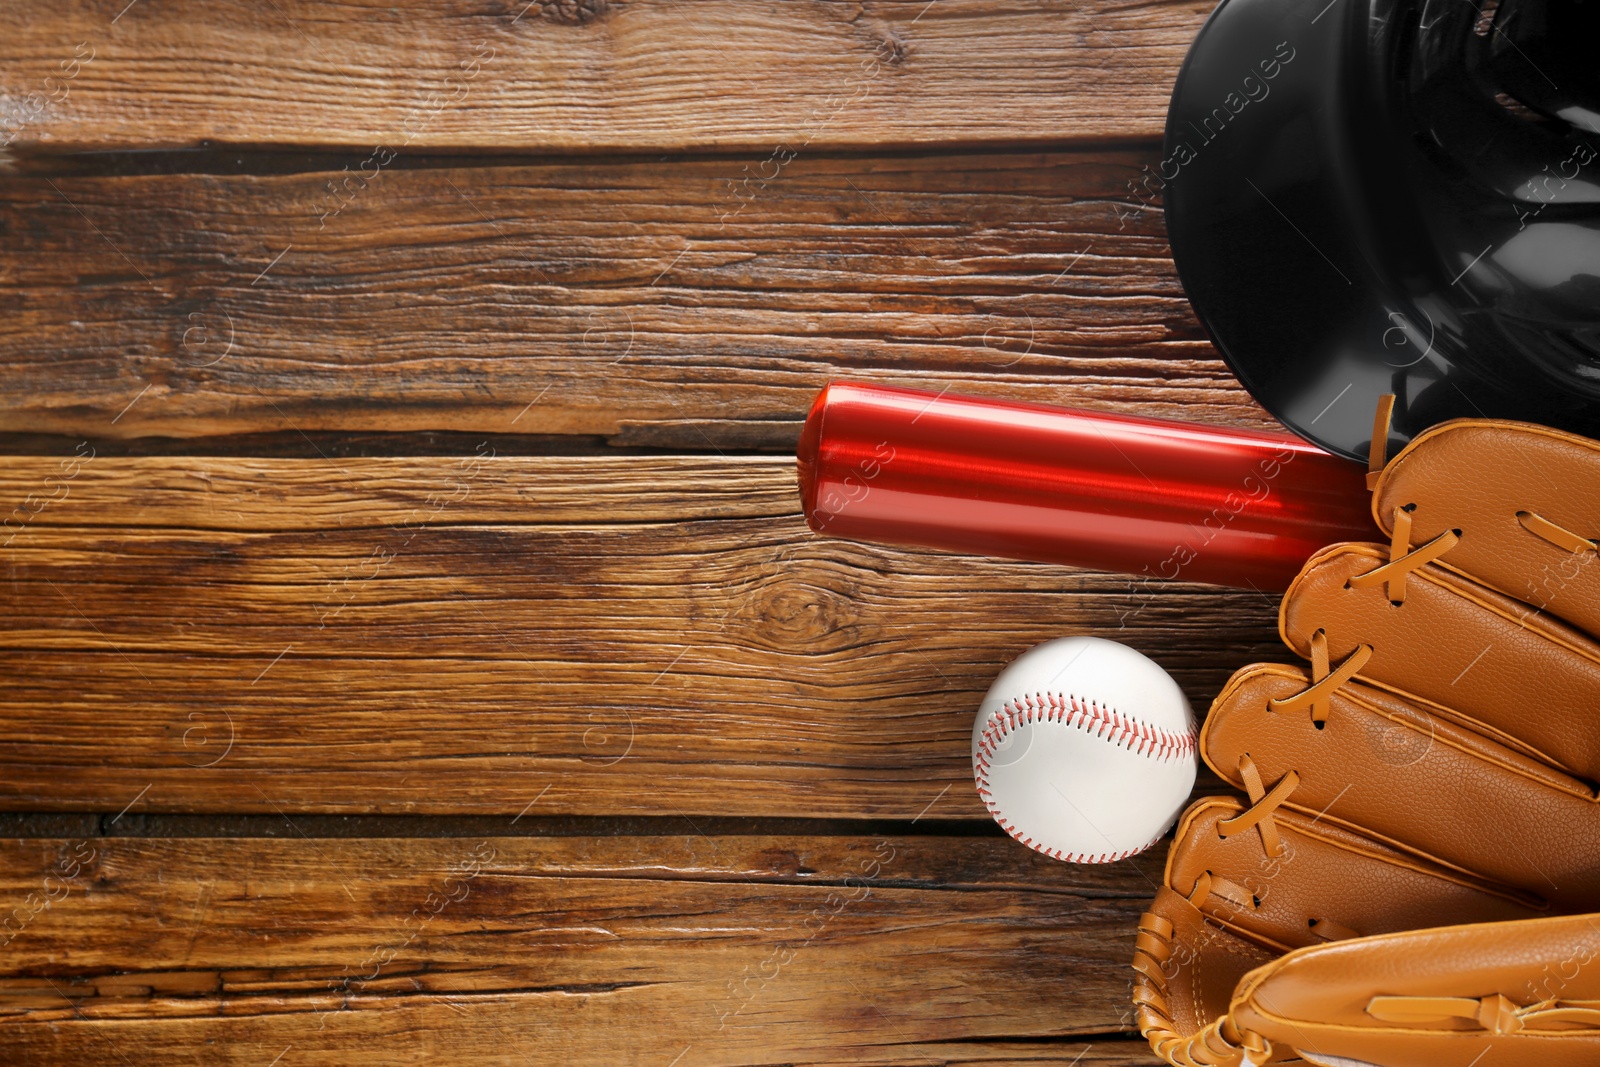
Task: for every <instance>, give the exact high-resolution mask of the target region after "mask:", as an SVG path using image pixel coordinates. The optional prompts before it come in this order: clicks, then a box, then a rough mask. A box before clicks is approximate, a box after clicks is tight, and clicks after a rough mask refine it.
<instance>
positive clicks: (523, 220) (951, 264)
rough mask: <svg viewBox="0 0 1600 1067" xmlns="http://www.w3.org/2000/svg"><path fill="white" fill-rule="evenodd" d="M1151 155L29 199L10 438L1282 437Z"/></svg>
mask: <svg viewBox="0 0 1600 1067" xmlns="http://www.w3.org/2000/svg"><path fill="white" fill-rule="evenodd" d="M935 10H937V8H935ZM130 17H131V16H130ZM929 17H930V18H931V17H932V15H931V14H930V16H929ZM1153 159H1154V150H1153V149H1152V150H1150V151H1149V152H1144V153H1139V152H1099V153H1050V154H1018V155H963V156H957V157H953V158H952V157H945V156H918V157H907V158H900V159H850V158H826V157H819V156H815V155H810V154H805V153H802V154H800V155H799V156H798V157H796V158H795V159H793V160H792V161H790V162H788V163H787V165H785V166H783V167H781V169H780V168H778V166H777V164H768V165H765V166H760V167H757V166H752V167H750V168H748V170H747V171H746V170H745V169H744V168H742V167H741V165H737V164H734V163H730V162H726V161H724V162H716V161H711V162H678V163H674V164H672V165H671V166H662V165H660V164H656V163H650V164H645V163H637V164H633V163H618V164H605V165H585V166H569V165H562V166H554V165H552V166H537V167H483V168H472V169H420V170H392V171H385V172H383V173H381V174H380V175H379V176H378V177H376V178H374V179H372V180H371V181H370V182H366V181H365V180H364V179H357V180H356V181H353V182H352V183H351V185H350V189H349V190H348V191H342V192H341V193H340V194H339V195H338V196H335V195H334V194H332V193H330V192H329V191H328V189H327V186H328V184H329V180H330V177H339V178H340V179H341V181H343V178H342V176H339V175H333V176H330V175H329V174H327V173H317V174H294V175H280V176H273V177H239V176H217V175H151V176H141V177H99V178H72V179H68V178H59V179H45V178H21V179H16V180H13V181H10V182H6V183H0V286H3V287H4V290H5V291H6V293H7V297H8V310H7V314H6V315H5V317H4V319H3V320H0V381H4V382H5V384H6V386H7V388H6V389H5V390H3V391H0V430H9V431H47V432H57V433H67V434H82V435H89V436H116V435H122V436H137V435H142V434H159V435H168V436H178V437H190V436H197V435H207V434H222V433H243V432H252V431H281V432H294V431H310V430H318V429H327V430H342V431H351V430H410V431H416V430H462V431H477V432H486V433H565V434H574V433H575V434H597V435H611V436H612V439H613V440H614V441H615V442H616V443H619V444H625V445H633V444H642V445H654V446H664V447H673V448H683V449H695V450H705V449H708V448H712V447H715V448H718V449H723V450H730V449H737V448H748V447H752V446H766V447H774V446H776V447H786V446H790V445H792V443H793V440H794V437H795V435H796V433H797V426H798V420H800V419H802V418H803V417H804V414H805V412H806V409H807V407H808V406H809V404H810V401H811V399H812V397H813V396H814V395H815V393H816V391H817V389H819V388H820V387H821V386H822V385H823V384H824V383H825V382H827V381H828V380H829V379H830V378H836V377H848V378H855V379H861V380H877V381H890V382H895V383H897V384H901V385H910V386H920V387H925V388H930V389H934V390H940V389H950V390H954V391H956V392H965V393H976V394H988V395H996V396H1006V397H1010V398H1015V399H1032V400H1038V401H1043V402H1049V403H1062V404H1068V405H1076V406H1082V407H1090V408H1098V409H1103V410H1117V411H1123V412H1130V413H1131V412H1136V413H1142V414H1150V415H1163V416H1168V417H1175V418H1195V419H1202V420H1211V421H1226V422H1231V423H1235V424H1243V425H1262V426H1271V425H1275V424H1274V423H1273V422H1272V421H1271V419H1270V418H1269V417H1268V416H1266V415H1265V413H1264V412H1262V411H1261V410H1260V409H1259V408H1258V407H1257V406H1256V405H1255V403H1254V402H1253V401H1252V400H1250V398H1249V397H1248V396H1247V394H1245V392H1244V391H1243V390H1242V389H1241V388H1240V386H1239V385H1238V383H1237V382H1236V381H1235V380H1234V378H1233V377H1232V376H1231V375H1230V374H1229V373H1228V371H1227V370H1226V368H1225V367H1224V365H1223V364H1222V363H1221V361H1220V360H1219V359H1218V358H1217V354H1216V351H1215V349H1213V348H1212V346H1211V345H1210V343H1209V341H1207V339H1206V337H1205V335H1204V332H1203V331H1202V330H1201V328H1200V326H1199V324H1198V323H1197V322H1196V321H1195V320H1194V317H1193V315H1192V313H1191V312H1190V310H1189V305H1188V303H1187V302H1186V301H1185V299H1184V296H1183V291H1182V287H1181V286H1180V284H1179V282H1178V279H1177V277H1176V275H1175V273H1174V271H1173V266H1172V262H1171V259H1170V252H1169V250H1168V248H1167V243H1166V236H1165V231H1164V229H1163V225H1162V219H1161V215H1160V211H1159V209H1156V208H1153V207H1145V206H1144V204H1143V200H1142V199H1140V197H1142V198H1148V196H1149V193H1148V192H1147V191H1145V190H1143V189H1142V188H1141V189H1140V190H1139V192H1138V196H1137V197H1136V195H1135V192H1134V191H1132V190H1131V189H1130V183H1133V182H1135V181H1137V180H1140V168H1141V167H1142V166H1143V165H1144V164H1145V163H1147V162H1149V161H1151V160H1153ZM775 169H776V170H777V171H778V173H777V174H776V176H775V177H773V178H772V179H771V180H770V181H767V182H765V183H758V184H751V185H748V186H745V185H736V184H735V183H736V182H740V181H742V180H743V178H744V177H745V176H746V173H749V174H758V173H759V174H771V173H772V172H773V171H774V170H775ZM362 184H364V185H365V186H366V187H365V188H361V185H362ZM342 198H345V199H342ZM341 205H345V206H343V207H342V209H340V206H341ZM335 209H340V210H338V213H337V214H331V215H328V216H327V217H325V218H324V217H322V213H324V212H328V211H332V210H335ZM741 209H742V210H741Z"/></svg>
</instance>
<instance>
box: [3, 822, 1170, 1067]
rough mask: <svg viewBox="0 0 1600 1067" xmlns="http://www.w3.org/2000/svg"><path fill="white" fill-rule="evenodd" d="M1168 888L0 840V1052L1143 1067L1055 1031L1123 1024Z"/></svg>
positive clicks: (1008, 865)
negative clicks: (48, 900) (1156, 906)
mask: <svg viewBox="0 0 1600 1067" xmlns="http://www.w3.org/2000/svg"><path fill="white" fill-rule="evenodd" d="M1159 876H1160V867H1159V864H1158V862H1157V861H1155V860H1154V859H1152V858H1150V857H1145V858H1144V859H1142V860H1140V861H1135V862H1129V863H1122V864H1115V865H1107V866H1103V867H1075V866H1070V865H1066V864H1059V863H1055V862H1053V861H1051V860H1047V859H1044V858H1043V857H1040V856H1038V855H1036V854H1034V853H1031V852H1028V851H1027V850H1025V849H1023V848H1021V847H1020V846H1018V845H1016V844H1015V843H1013V842H1011V841H1008V840H1004V839H997V838H987V839H960V838H937V837H935V838H926V837H921V838H919V837H909V838H908V837H896V838H889V839H874V838H850V837H834V838H799V839H797V838H791V837H784V838H775V837H774V838H738V837H734V838H711V837H702V836H690V837H676V838H610V839H600V840H588V839H563V838H546V839H528V838H506V837H493V838H484V839H462V840H448V841H427V840H409V841H406V840H399V841H317V840H313V839H310V838H304V839H294V840H276V841H263V840H238V839H234V840H227V839H186V840H183V839H179V840H164V841H146V840H131V839H126V838H121V839H118V838H90V839H87V840H81V841H70V840H28V841H8V842H0V902H4V903H5V905H6V906H7V907H8V908H12V909H13V912H12V915H11V919H10V923H11V925H10V926H9V927H7V928H6V929H7V934H6V936H8V937H9V938H10V942H9V944H7V946H6V948H5V953H4V955H3V957H0V1051H3V1052H4V1056H5V1060H6V1062H7V1063H62V1062H86V1061H88V1062H97V1063H120V1062H128V1063H141V1064H142V1063H163V1064H166V1063H179V1064H189V1063H195V1064H208V1065H209V1064H249V1065H252V1067H260V1065H264V1064H267V1063H269V1062H272V1061H273V1057H274V1056H277V1055H280V1054H283V1053H284V1050H285V1049H286V1048H287V1049H289V1050H291V1051H290V1053H289V1054H285V1055H284V1057H283V1061H284V1062H288V1063H295V1064H333V1063H347V1062H350V1061H351V1060H352V1059H353V1058H355V1057H356V1056H357V1055H359V1056H360V1058H361V1059H362V1060H364V1061H368V1062H381V1063H400V1062H407V1063H410V1062H435V1063H441V1062H454V1063H461V1062H484V1063H491V1064H512V1063H516V1064H522V1063H568V1064H606V1065H609V1064H641V1065H644V1064H648V1065H653V1067H666V1065H668V1064H679V1065H680V1067H689V1065H698V1064H708V1065H709V1064H746V1063H748V1064H756V1063H761V1064H777V1063H806V1064H818V1063H839V1062H854V1063H871V1064H894V1063H917V1062H923V1063H927V1062H932V1063H988V1064H998V1063H1007V1062H1013V1063H1063V1064H1064V1063H1072V1062H1076V1063H1080V1064H1127V1063H1149V1062H1152V1060H1151V1058H1150V1056H1149V1053H1148V1050H1147V1049H1145V1050H1143V1051H1142V1052H1141V1051H1140V1046H1138V1045H1133V1044H1131V1043H1127V1042H1121V1041H1117V1040H1115V1039H1113V1040H1112V1041H1111V1042H1110V1044H1109V1045H1107V1046H1106V1047H1104V1048H1102V1049H1100V1050H1098V1051H1097V1050H1095V1049H1091V1050H1090V1051H1089V1052H1088V1053H1084V1046H1085V1044H1086V1042H1085V1041H1083V1040H1076V1041H1073V1040H1061V1039H1062V1038H1070V1037H1071V1035H1078V1034H1087V1035H1102V1034H1106V1033H1108V1032H1112V1031H1118V1030H1121V1031H1126V1030H1127V1029H1128V1027H1129V1019H1130V1016H1131V1011H1130V1010H1129V1006H1128V991H1129V987H1130V981H1129V979H1130V977H1131V971H1130V969H1129V967H1128V960H1129V959H1130V958H1131V955H1132V948H1133V933H1134V926H1135V922H1136V919H1137V914H1138V912H1139V911H1140V909H1141V908H1142V907H1144V902H1145V901H1146V900H1147V899H1148V897H1149V896H1150V894H1151V893H1152V892H1153V889H1152V882H1153V881H1155V880H1157V879H1159ZM46 893H48V894H50V895H51V896H52V897H53V898H54V900H53V902H52V906H51V907H50V908H49V909H47V910H39V909H40V907H41V905H40V901H41V900H42V898H43V896H44V894H46ZM29 894H33V897H32V903H30V902H29ZM1051 1038H1055V1039H1057V1040H1054V1041H1050V1040H1048V1039H1051ZM996 1039H1013V1040H1015V1039H1022V1041H1023V1043H1021V1044H1020V1045H1019V1046H1016V1047H1013V1046H1011V1045H1001V1044H987V1043H986V1042H990V1041H994V1040H996ZM969 1043H970V1045H969ZM1080 1054H1082V1058H1081V1059H1078V1058H1076V1057H1078V1056H1079V1055H1080ZM291 1056H292V1058H291ZM674 1057H678V1058H676V1059H675V1058H674Z"/></svg>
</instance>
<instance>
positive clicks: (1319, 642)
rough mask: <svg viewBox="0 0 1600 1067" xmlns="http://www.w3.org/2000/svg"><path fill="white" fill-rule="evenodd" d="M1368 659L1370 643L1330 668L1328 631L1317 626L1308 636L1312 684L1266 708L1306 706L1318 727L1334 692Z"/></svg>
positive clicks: (1276, 699)
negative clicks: (1309, 638) (1309, 639)
mask: <svg viewBox="0 0 1600 1067" xmlns="http://www.w3.org/2000/svg"><path fill="white" fill-rule="evenodd" d="M1371 658H1372V646H1371V645H1365V644H1363V645H1357V646H1356V650H1355V651H1354V652H1352V653H1350V654H1349V655H1348V656H1346V657H1345V658H1344V662H1343V663H1341V664H1339V666H1338V667H1335V668H1334V669H1332V670H1329V669H1328V633H1327V631H1326V630H1321V629H1319V630H1317V631H1316V632H1315V633H1313V634H1312V635H1311V685H1309V686H1307V687H1306V688H1305V689H1302V690H1300V692H1298V693H1296V694H1295V695H1294V696H1288V697H1276V698H1274V699H1272V700H1269V701H1267V707H1268V708H1269V709H1271V710H1272V711H1299V710H1300V709H1301V708H1304V707H1308V706H1309V707H1310V708H1311V721H1312V722H1313V723H1315V724H1316V727H1317V729H1319V730H1320V729H1322V724H1323V723H1325V722H1327V721H1328V708H1329V706H1330V698H1331V697H1332V696H1333V691H1334V690H1335V689H1338V688H1339V687H1340V686H1341V685H1343V684H1344V683H1346V682H1348V681H1349V680H1350V679H1351V678H1354V677H1355V676H1356V672H1357V671H1359V670H1361V668H1362V667H1365V666H1366V665H1367V660H1369V659H1371Z"/></svg>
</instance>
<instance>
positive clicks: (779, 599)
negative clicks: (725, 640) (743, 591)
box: [739, 577, 848, 649]
mask: <svg viewBox="0 0 1600 1067" xmlns="http://www.w3.org/2000/svg"><path fill="white" fill-rule="evenodd" d="M739 614H740V615H742V616H743V619H742V620H741V621H742V622H743V624H744V627H745V628H746V631H747V635H748V637H749V638H751V639H753V640H755V641H757V642H760V643H761V644H764V645H766V646H767V647H769V648H775V649H804V648H812V649H815V648H816V647H817V646H819V645H822V644H824V643H828V641H829V639H830V638H835V639H836V636H837V634H838V631H839V630H840V628H841V627H842V626H844V625H845V624H846V623H847V622H848V617H847V612H846V611H845V608H844V605H843V604H842V603H841V602H840V598H839V597H838V596H836V595H835V594H833V593H831V592H829V591H828V590H826V589H820V588H818V587H816V586H814V585H810V584H807V583H803V582H795V581H792V580H790V579H788V578H786V577H778V578H775V579H773V580H770V581H768V582H766V583H764V584H763V586H762V587H761V589H760V590H759V592H758V593H757V594H756V596H754V597H753V598H752V599H751V600H750V602H749V603H748V604H747V606H746V608H745V610H743V611H741V612H740V613H739Z"/></svg>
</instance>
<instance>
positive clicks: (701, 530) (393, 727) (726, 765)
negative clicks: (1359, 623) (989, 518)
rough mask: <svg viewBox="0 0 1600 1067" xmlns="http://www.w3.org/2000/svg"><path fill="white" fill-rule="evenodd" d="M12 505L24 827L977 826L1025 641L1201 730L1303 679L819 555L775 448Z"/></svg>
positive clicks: (1167, 602)
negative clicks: (347, 821) (999, 706)
mask: <svg viewBox="0 0 1600 1067" xmlns="http://www.w3.org/2000/svg"><path fill="white" fill-rule="evenodd" d="M63 463H65V464H67V466H66V467H63ZM30 494H31V495H32V503H31V505H29V499H30ZM0 500H4V501H7V502H9V503H8V507H10V506H12V505H17V504H21V505H24V506H31V507H32V508H33V511H32V512H31V513H19V512H17V511H15V510H13V511H12V512H11V518H10V519H8V520H7V521H8V522H9V523H10V527H9V532H8V533H7V535H6V536H7V537H8V538H9V544H8V545H6V546H5V547H3V548H0V561H3V564H4V567H5V572H4V573H5V577H6V581H5V583H4V584H3V585H0V617H3V618H4V619H5V623H4V629H3V630H0V675H3V676H4V677H5V678H6V680H7V684H6V685H5V686H4V687H0V803H3V804H5V805H6V806H8V807H11V808H13V809H51V810H78V811H85V810H87V811H111V812H114V811H118V810H120V809H123V808H124V807H125V806H129V805H132V806H133V810H136V811H140V812H155V811H170V812H183V811H214V812H221V811H241V812H263V813H272V812H274V811H280V810H281V811H321V812H390V813H406V812H414V813H429V812H431V813H442V814H450V813H459V814H464V813H482V814H508V815H515V814H517V813H518V812H521V811H524V810H527V811H529V812H530V813H531V814H534V815H553V814H595V815H605V814H647V815H649V814H654V815H668V816H671V815H680V814H681V815H690V816H692V815H696V814H716V815H749V816H759V815H773V816H795V817H804V816H817V817H846V818H866V817H892V818H916V817H919V816H922V815H926V816H928V817H930V818H978V819H982V818H986V815H985V813H984V811H983V809H982V807H981V806H980V805H979V803H978V800H977V797H976V795H975V794H974V791H973V789H972V779H971V771H970V766H969V755H968V753H969V745H970V731H971V726H972V715H973V713H974V709H975V708H976V707H977V704H978V702H979V700H980V698H981V696H982V694H983V692H984V691H985V690H986V689H987V688H988V686H989V684H990V682H991V681H992V680H993V678H994V675H995V673H996V672H997V671H998V670H999V669H1000V667H1001V666H1002V665H1003V664H1004V663H1005V662H1006V661H1007V660H1009V659H1010V658H1011V657H1012V656H1014V655H1016V654H1017V653H1018V652H1020V651H1022V650H1023V649H1025V648H1027V647H1028V646H1030V645H1032V644H1034V643H1036V642H1038V641H1041V640H1045V639H1048V638H1051V637H1056V636H1060V635H1062V634H1066V633H1075V632H1088V633H1098V634H1102V635H1106V636H1111V637H1114V638H1116V639H1118V640H1122V641H1125V642H1127V643H1129V644H1131V645H1132V646H1134V647H1136V648H1139V649H1141V650H1143V651H1145V652H1146V653H1147V654H1149V655H1151V656H1153V657H1154V658H1155V659H1156V660H1157V661H1158V662H1160V663H1162V664H1163V665H1164V666H1166V667H1167V668H1169V669H1170V670H1171V671H1172V672H1173V674H1174V675H1175V676H1176V677H1177V678H1178V679H1179V680H1180V682H1181V683H1182V684H1183V685H1184V687H1185V689H1186V690H1187V691H1188V693H1189V694H1190V698H1191V700H1192V701H1194V703H1195V705H1196V707H1197V708H1200V709H1203V708H1204V707H1205V706H1206V704H1207V702H1208V701H1209V699H1210V697H1211V695H1212V694H1213V693H1215V692H1216V690H1217V689H1218V688H1219V687H1220V685H1221V683H1222V682H1223V681H1224V679H1225V678H1226V677H1227V675H1228V673H1229V672H1230V671H1231V670H1233V669H1234V668H1235V667H1237V666H1240V665H1241V664H1243V663H1245V662H1248V661H1249V660H1251V659H1259V658H1263V657H1272V656H1277V655H1281V651H1280V650H1279V649H1278V647H1277V640H1276V635H1275V632H1274V631H1275V627H1274V612H1275V604H1274V602H1273V601H1272V600H1270V599H1269V598H1267V597H1266V596H1265V595H1259V594H1255V593H1250V592H1235V591H1223V590H1218V589H1215V588H1211V587H1205V586H1198V585H1182V584H1178V585H1167V586H1162V587H1157V586H1154V585H1150V586H1146V585H1142V584H1140V583H1137V582H1135V581H1133V580H1132V579H1129V578H1127V577H1122V576H1117V575H1108V574H1099V573H1092V572H1081V571H1074V570H1071V569H1068V568H1061V567H1048V566H1041V565H1032V564H1025V563H1014V562H1007V561H1001V560H987V559H978V558H972V557H963V556H955V555H945V554H939V553H934V552H921V551H915V550H900V549H894V548H887V547H881V546H868V545H858V544H852V543H848V542H842V541H836V540H832V539H828V538H822V537H816V536H814V535H812V534H811V533H810V532H809V531H807V530H806V529H805V527H804V525H803V523H802V522H801V520H800V518H799V516H798V514H797V513H796V512H797V511H798V502H797V500H796V499H795V493H794V489H793V470H792V466H791V464H790V463H789V462H786V461H783V460H773V459H745V460H720V459H710V458H707V459H684V458H665V457H664V458H647V457H615V458H604V457H596V458H582V457H560V458H553V459H530V458H521V459H514V458H509V457H507V458H488V457H487V456H485V457H480V458H469V459H467V460H455V459H425V458H423V459H363V460H348V461H343V462H329V461H321V460H248V459H225V458H211V459H200V458H193V459H183V458H173V457H150V458H142V459H113V458H110V457H104V458H93V459H87V460H82V461H78V462H76V464H73V462H72V461H70V460H66V461H58V460H49V459H39V458H25V459H14V460H12V461H10V462H9V463H8V464H6V465H5V467H4V468H0ZM27 514H31V518H26V517H25V516H26V515H27Z"/></svg>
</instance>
